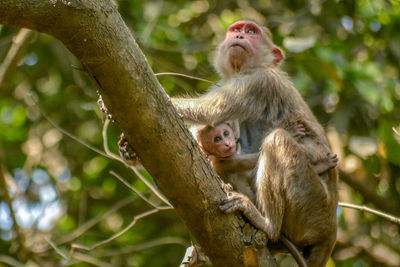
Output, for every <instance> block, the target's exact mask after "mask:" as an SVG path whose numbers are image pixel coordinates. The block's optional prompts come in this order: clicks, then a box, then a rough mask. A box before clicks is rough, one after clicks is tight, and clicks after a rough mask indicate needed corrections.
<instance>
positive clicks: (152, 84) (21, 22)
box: [0, 0, 274, 266]
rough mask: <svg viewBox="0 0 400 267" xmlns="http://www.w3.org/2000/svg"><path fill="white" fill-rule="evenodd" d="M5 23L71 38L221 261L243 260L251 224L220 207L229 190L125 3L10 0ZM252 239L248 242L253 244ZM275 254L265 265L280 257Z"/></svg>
mask: <svg viewBox="0 0 400 267" xmlns="http://www.w3.org/2000/svg"><path fill="white" fill-rule="evenodd" d="M0 23H2V24H4V25H7V26H13V27H26V28H30V29H33V30H36V31H40V32H44V33H47V34H50V35H52V36H55V37H56V38H57V39H59V40H61V41H62V42H63V43H64V45H65V46H66V47H67V48H68V49H69V50H70V51H71V52H72V53H73V54H74V55H75V56H76V57H77V58H78V59H79V60H80V62H81V63H82V65H83V68H84V69H85V70H86V71H87V73H88V74H89V75H90V76H91V77H92V78H93V79H94V80H95V81H96V83H97V84H98V87H99V92H100V93H101V95H102V97H103V99H104V102H105V104H106V105H107V107H108V109H109V111H110V113H111V114H112V116H113V119H114V120H115V121H116V123H117V124H118V126H119V127H120V129H121V130H122V131H123V132H124V133H125V135H126V137H127V138H128V140H129V141H130V143H131V144H132V145H133V146H134V148H135V149H136V151H137V152H138V154H139V155H140V158H141V161H142V163H143V165H144V166H145V167H146V169H147V170H148V171H149V173H150V174H151V175H152V177H153V178H154V180H155V182H156V183H157V185H158V187H159V188H160V189H161V191H162V192H163V193H164V194H165V195H166V196H167V198H168V199H169V200H170V202H171V203H172V204H173V206H174V207H175V208H176V211H177V213H178V214H179V215H180V217H181V218H182V219H183V221H184V223H185V225H186V226H187V227H188V229H189V230H190V232H191V233H192V234H193V235H194V237H195V238H196V239H197V240H198V242H199V243H200V245H201V246H202V247H203V249H204V250H205V252H206V254H207V255H208V256H209V257H210V259H211V261H212V262H213V264H214V265H215V266H240V265H241V264H242V261H241V259H240V254H241V253H242V249H243V247H244V246H245V243H244V241H243V240H244V239H246V238H243V233H242V230H241V229H242V227H243V226H244V225H245V223H244V222H243V220H242V219H241V217H240V216H238V215H237V214H236V215H224V214H222V213H221V212H220V211H219V210H218V206H219V203H220V199H221V198H222V196H223V195H224V192H223V189H222V187H221V181H220V179H219V178H218V177H217V176H216V175H215V173H214V171H213V170H212V168H211V167H210V166H209V164H207V161H206V159H205V158H204V156H203V155H202V154H201V152H200V150H199V149H198V148H197V145H196V142H195V141H194V139H193V138H192V136H191V134H190V133H189V132H188V131H187V130H186V128H185V126H184V124H183V122H182V120H181V119H180V118H179V117H178V115H177V113H176V111H175V110H174V108H173V107H172V105H171V103H170V101H169V99H168V96H167V94H166V93H165V92H164V90H163V89H162V88H161V86H160V84H159V83H158V81H157V79H156V78H155V76H154V74H153V72H152V70H151V69H150V67H149V65H148V63H147V61H146V59H145V57H144V55H143V54H142V52H141V50H140V49H139V47H138V45H137V44H136V42H135V40H134V38H133V37H132V35H131V33H130V31H129V29H128V28H127V26H126V25H125V23H124V21H123V20H122V18H121V16H120V15H119V13H118V10H117V6H116V5H115V4H114V3H113V2H112V1H108V0H96V1H94V0H93V1H86V0H69V1H63V0H59V1H57V0H51V1H42V0H2V1H1V2H0ZM250 236H254V230H253V231H252V232H251V233H250ZM246 240H247V244H246V245H249V244H251V243H252V242H253V241H252V238H251V237H250V238H247V239H246ZM261 243H263V242H261ZM263 253H265V251H264V252H263ZM263 253H259V254H260V255H261V254H263ZM266 258H267V257H264V259H266ZM268 259H269V260H268V261H269V262H266V263H265V264H273V263H274V261H273V259H271V258H268ZM260 266H263V265H260Z"/></svg>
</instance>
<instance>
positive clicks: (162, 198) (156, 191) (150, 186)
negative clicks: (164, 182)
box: [129, 166, 172, 208]
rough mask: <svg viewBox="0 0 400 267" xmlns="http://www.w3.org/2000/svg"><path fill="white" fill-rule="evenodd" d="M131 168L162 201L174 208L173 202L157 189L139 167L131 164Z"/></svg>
mask: <svg viewBox="0 0 400 267" xmlns="http://www.w3.org/2000/svg"><path fill="white" fill-rule="evenodd" d="M129 167H130V168H131V170H133V172H134V173H135V174H136V176H137V177H138V178H139V179H140V180H141V181H142V182H143V183H144V184H145V185H146V186H147V187H148V188H150V190H151V191H152V192H153V193H154V194H155V195H156V196H157V197H159V198H160V199H161V200H162V201H164V202H165V204H167V205H168V206H169V207H171V208H172V204H171V203H170V202H169V201H168V199H166V198H165V197H164V196H163V195H162V194H161V193H160V191H159V190H157V189H156V188H155V187H154V186H153V185H152V184H151V183H150V182H149V181H147V179H146V178H144V177H143V175H142V174H141V173H140V172H139V171H138V169H137V168H136V167H135V166H129Z"/></svg>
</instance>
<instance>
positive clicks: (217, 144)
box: [203, 123, 236, 158]
mask: <svg viewBox="0 0 400 267" xmlns="http://www.w3.org/2000/svg"><path fill="white" fill-rule="evenodd" d="M204 139H205V140H204V142H203V147H204V149H205V150H206V151H208V152H209V153H210V154H211V155H214V156H216V157H219V158H225V157H229V156H232V155H233V154H235V153H236V140H235V136H234V134H233V131H232V128H231V127H230V126H229V125H227V124H225V123H224V124H220V125H218V126H216V127H215V128H214V129H212V130H211V131H210V132H209V133H208V135H207V137H206V138H204Z"/></svg>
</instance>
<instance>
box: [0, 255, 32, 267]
mask: <svg viewBox="0 0 400 267" xmlns="http://www.w3.org/2000/svg"><path fill="white" fill-rule="evenodd" d="M0 262H3V263H5V264H8V265H10V266H14V267H24V266H26V265H25V264H22V263H20V262H19V261H17V260H16V259H14V258H12V257H10V256H8V255H0Z"/></svg>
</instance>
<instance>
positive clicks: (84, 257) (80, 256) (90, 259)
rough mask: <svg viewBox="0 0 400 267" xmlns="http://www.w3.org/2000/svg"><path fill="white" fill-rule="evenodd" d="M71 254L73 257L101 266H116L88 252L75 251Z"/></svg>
mask: <svg viewBox="0 0 400 267" xmlns="http://www.w3.org/2000/svg"><path fill="white" fill-rule="evenodd" d="M71 256H72V258H74V259H76V260H79V261H83V262H87V263H90V264H91V265H94V266H100V267H113V266H114V265H112V264H109V263H107V262H103V261H100V260H98V259H96V258H94V257H92V256H89V255H87V254H83V253H79V252H74V253H73V254H72V255H71Z"/></svg>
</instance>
